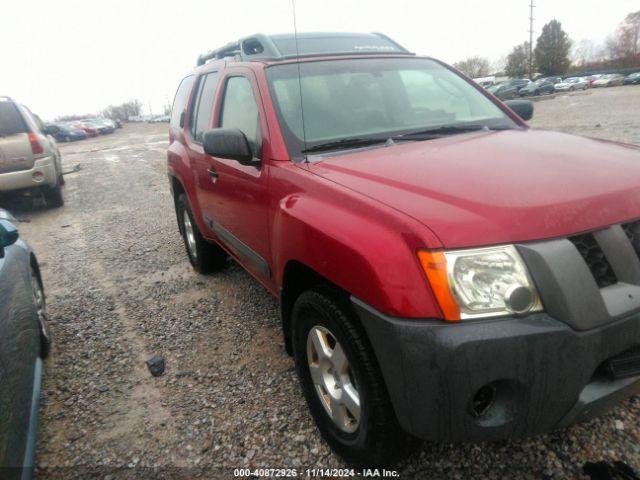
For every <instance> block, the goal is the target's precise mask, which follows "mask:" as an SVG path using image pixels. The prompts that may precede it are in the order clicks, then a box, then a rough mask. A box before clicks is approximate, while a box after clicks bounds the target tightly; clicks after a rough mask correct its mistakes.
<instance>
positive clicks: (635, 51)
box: [607, 10, 640, 67]
mask: <svg viewBox="0 0 640 480" xmlns="http://www.w3.org/2000/svg"><path fill="white" fill-rule="evenodd" d="M607 51H608V53H609V56H610V58H612V59H617V60H619V62H618V63H619V65H620V66H621V67H631V66H635V65H636V64H638V63H639V62H640V10H638V11H637V12H632V13H630V14H629V15H627V16H626V18H625V19H624V21H623V22H622V23H621V24H620V26H619V27H618V30H617V31H616V33H615V35H614V36H612V37H609V38H608V39H607Z"/></svg>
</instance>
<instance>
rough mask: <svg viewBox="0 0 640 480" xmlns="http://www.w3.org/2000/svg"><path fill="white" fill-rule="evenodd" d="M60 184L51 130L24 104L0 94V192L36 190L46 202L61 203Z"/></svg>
mask: <svg viewBox="0 0 640 480" xmlns="http://www.w3.org/2000/svg"><path fill="white" fill-rule="evenodd" d="M62 185H64V178H63V176H62V161H61V155H60V151H59V150H58V147H57V145H56V141H55V139H54V138H53V136H52V132H50V131H48V130H47V128H46V127H45V126H44V125H43V124H42V122H40V121H39V119H38V118H36V117H35V115H33V113H31V111H30V110H29V109H28V108H27V107H25V106H24V105H21V104H19V103H16V102H14V101H13V100H11V98H9V97H0V194H3V193H8V192H11V193H15V192H19V191H30V192H31V191H34V190H38V191H40V192H42V194H43V195H44V198H45V200H46V201H47V204H48V205H49V206H51V207H61V206H62V205H63V204H64V199H63V196H62Z"/></svg>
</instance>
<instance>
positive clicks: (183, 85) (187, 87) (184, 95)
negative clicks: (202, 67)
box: [170, 75, 193, 129]
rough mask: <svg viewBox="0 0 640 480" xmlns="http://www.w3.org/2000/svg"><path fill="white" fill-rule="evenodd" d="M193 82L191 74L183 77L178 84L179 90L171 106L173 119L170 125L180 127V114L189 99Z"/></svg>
mask: <svg viewBox="0 0 640 480" xmlns="http://www.w3.org/2000/svg"><path fill="white" fill-rule="evenodd" d="M192 84H193V75H189V76H188V77H185V78H183V79H182V82H180V85H179V86H178V91H177V92H176V96H175V98H174V99H173V107H172V108H171V121H170V125H171V126H172V127H173V128H178V129H179V128H180V115H181V114H182V112H183V111H184V107H185V106H186V105H187V101H188V100H189V92H190V91H191V85H192Z"/></svg>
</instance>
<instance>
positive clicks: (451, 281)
mask: <svg viewBox="0 0 640 480" xmlns="http://www.w3.org/2000/svg"><path fill="white" fill-rule="evenodd" d="M298 52H299V54H298ZM337 53H339V54H340V56H339V57H337V56H336V54H337ZM198 65H199V66H198V67H197V68H196V69H195V70H193V71H192V72H191V73H189V74H188V75H187V76H186V77H185V78H184V79H183V80H182V81H181V83H180V85H179V86H178V89H177V93H176V95H175V100H174V104H173V110H172V111H173V113H172V116H171V121H170V125H169V140H170V143H169V148H168V154H167V166H168V173H169V177H170V185H171V190H172V193H173V198H174V206H175V211H176V217H177V221H178V229H179V231H180V233H181V235H182V237H183V239H184V244H185V250H186V256H187V258H188V259H189V262H190V263H191V265H192V266H193V267H194V269H195V270H196V271H197V272H200V273H204V272H211V271H215V270H217V269H221V268H223V267H224V266H225V263H226V260H227V256H231V257H232V258H233V259H235V260H236V261H237V262H239V263H240V264H241V265H242V266H243V267H244V268H245V269H246V270H247V271H248V272H250V274H251V275H253V276H254V277H255V278H256V279H257V280H258V281H259V282H260V283H261V284H262V285H264V287H265V288H266V289H267V290H268V291H269V292H271V293H272V294H273V295H274V296H276V297H277V298H278V299H279V305H280V309H281V310H280V312H281V318H282V327H283V332H284V344H285V345H286V349H287V351H288V352H289V353H291V354H292V355H293V356H294V358H295V363H296V370H297V374H298V377H299V379H300V382H301V385H302V390H303V392H304V395H305V397H306V400H307V403H308V406H309V409H310V411H311V414H312V415H313V417H314V419H315V422H316V425H317V426H318V429H319V430H320V432H321V433H322V435H323V437H324V438H325V439H326V440H327V442H328V443H329V444H330V445H331V446H332V447H333V449H334V450H336V451H337V452H338V453H339V454H340V455H342V456H343V457H344V458H346V459H347V460H348V461H350V462H354V463H359V464H366V465H373V464H377V463H378V462H383V461H385V460H389V459H390V458H392V457H393V456H394V455H397V454H401V453H402V452H403V451H405V448H404V446H405V443H404V439H405V436H404V434H403V433H402V432H403V431H407V432H409V433H411V434H413V435H414V436H416V437H419V438H424V439H428V440H432V441H465V440H469V441H482V440H498V439H505V438H510V437H513V436H523V435H535V434H541V433H543V432H548V431H550V430H554V429H557V428H561V427H564V426H566V425H569V424H571V423H573V422H576V421H579V420H584V419H587V418H589V417H591V416H593V415H596V414H597V413H598V412H602V411H604V410H606V409H607V408H608V407H609V406H611V405H614V404H616V403H617V402H619V401H620V399H622V398H624V397H626V396H629V395H631V394H632V393H633V392H635V391H637V389H638V388H639V387H640V380H639V379H640V362H638V360H637V354H636V353H635V352H636V351H637V350H634V349H637V348H638V345H640V329H638V323H639V322H640V313H638V312H640V295H638V293H637V290H638V288H640V243H639V240H638V239H640V221H639V219H640V150H639V149H638V147H637V146H630V145H623V144H620V143H612V142H605V141H601V140H596V139H591V138H585V137H578V136H571V135H567V134H564V133H558V132H550V131H540V130H533V129H530V128H529V127H528V126H527V124H526V123H525V121H524V120H526V119H529V118H531V115H532V112H533V104H532V103H531V102H529V101H527V100H512V101H509V102H506V104H505V103H502V102H501V101H499V100H497V99H495V98H494V97H493V96H491V95H489V94H488V93H487V92H486V91H484V90H483V89H478V88H477V85H476V84H474V83H473V82H472V81H471V80H470V79H467V78H466V77H464V76H463V75H461V74H459V73H457V72H456V71H453V70H450V69H449V68H447V67H446V66H444V65H443V64H442V63H440V62H438V61H435V60H433V59H431V58H428V57H420V56H415V55H413V54H411V53H410V52H408V51H407V50H406V49H404V48H403V47H401V46H399V45H398V44H397V43H395V42H393V41H392V40H390V39H389V38H388V37H385V36H382V35H376V34H368V35H362V34H351V35H349V34H344V33H340V34H338V35H335V36H332V35H331V34H307V35H304V34H301V35H298V36H297V41H296V38H295V37H294V36H293V35H271V36H265V35H254V36H251V37H247V38H244V39H242V40H240V41H238V42H233V43H231V44H229V45H227V46H226V47H222V48H220V49H217V50H214V51H212V52H209V53H208V54H205V55H202V56H201V57H200V58H199V59H198ZM548 83H549V84H550V85H553V83H552V82H548ZM538 85H540V84H538ZM194 90H195V91H194ZM196 93H197V94H196ZM399 99H401V101H400V100H399ZM507 105H508V106H509V107H511V108H507ZM303 111H304V117H303V115H302V112H303ZM214 112H219V113H216V114H214ZM516 113H517V114H516ZM551 220H552V221H551ZM596 407H597V408H596Z"/></svg>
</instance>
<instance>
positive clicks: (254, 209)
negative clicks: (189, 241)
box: [201, 68, 271, 283]
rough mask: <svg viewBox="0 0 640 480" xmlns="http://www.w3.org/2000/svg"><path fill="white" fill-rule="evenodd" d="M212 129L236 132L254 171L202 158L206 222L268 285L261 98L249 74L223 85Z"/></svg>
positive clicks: (231, 74) (234, 72) (237, 72)
mask: <svg viewBox="0 0 640 480" xmlns="http://www.w3.org/2000/svg"><path fill="white" fill-rule="evenodd" d="M220 88H221V93H220V95H219V100H218V107H217V109H216V110H217V112H218V115H217V120H216V126H218V127H221V128H237V129H239V130H241V131H242V132H243V133H244V134H245V136H246V137H247V140H248V141H249V143H250V145H251V148H252V151H253V156H254V159H255V164H254V165H241V164H240V163H239V162H237V161H235V160H229V159H224V158H214V157H210V156H208V155H206V154H205V163H207V168H206V170H207V172H208V175H209V177H210V178H209V184H208V187H209V188H207V189H202V190H201V207H202V210H203V217H204V218H205V222H206V223H207V224H208V226H209V228H210V230H211V231H213V233H214V234H215V235H216V236H217V237H218V238H219V239H220V240H221V241H222V242H223V243H224V244H225V245H226V246H227V247H228V248H229V249H230V250H231V251H232V252H233V253H234V255H236V257H238V258H239V259H240V261H241V262H242V263H243V265H244V266H245V267H246V268H247V269H249V270H250V271H251V272H252V273H253V274H254V275H256V276H257V277H258V278H260V279H261V280H263V281H264V282H266V283H270V279H271V271H270V269H269V263H268V259H269V258H270V245H269V234H268V221H267V215H268V204H269V203H268V191H267V181H268V164H267V162H266V158H262V157H263V155H262V146H263V132H266V124H265V123H264V113H263V111H262V102H261V96H260V92H259V89H258V86H257V83H256V80H255V76H254V74H253V72H252V71H251V70H249V69H246V68H235V69H231V70H229V71H227V72H226V75H225V78H223V79H222V81H221V85H220Z"/></svg>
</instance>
